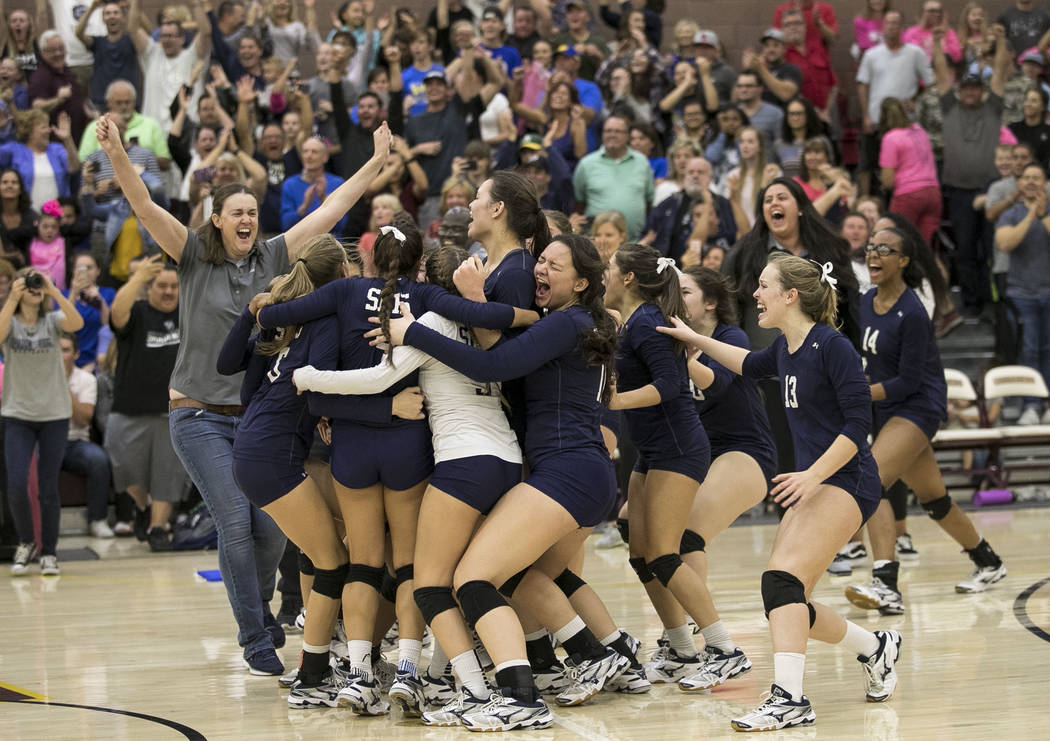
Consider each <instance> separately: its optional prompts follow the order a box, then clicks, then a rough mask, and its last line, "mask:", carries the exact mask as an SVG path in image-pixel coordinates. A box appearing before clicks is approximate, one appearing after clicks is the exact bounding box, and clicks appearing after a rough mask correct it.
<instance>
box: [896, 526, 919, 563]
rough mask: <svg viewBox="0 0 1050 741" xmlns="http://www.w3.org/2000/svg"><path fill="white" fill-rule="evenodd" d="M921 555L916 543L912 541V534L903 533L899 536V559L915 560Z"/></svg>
mask: <svg viewBox="0 0 1050 741" xmlns="http://www.w3.org/2000/svg"><path fill="white" fill-rule="evenodd" d="M918 557H919V552H918V551H917V550H915V545H914V544H913V543H912V542H911V536H910V535H908V534H907V533H903V534H901V535H898V536H897V559H898V560H900V561H914V560H915V559H917V558H918Z"/></svg>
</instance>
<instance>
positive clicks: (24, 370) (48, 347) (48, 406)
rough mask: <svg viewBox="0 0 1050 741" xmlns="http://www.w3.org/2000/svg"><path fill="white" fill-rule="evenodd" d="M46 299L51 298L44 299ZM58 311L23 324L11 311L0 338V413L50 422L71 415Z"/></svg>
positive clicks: (71, 408)
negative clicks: (0, 378)
mask: <svg viewBox="0 0 1050 741" xmlns="http://www.w3.org/2000/svg"><path fill="white" fill-rule="evenodd" d="M45 301H46V303H50V302H51V299H45ZM63 317H65V314H63V313H62V312H61V311H52V312H49V313H47V314H44V315H42V316H40V317H39V318H38V319H37V321H36V324H34V325H33V326H32V327H27V326H26V325H25V324H24V323H23V322H22V319H21V318H20V317H19V316H18V315H15V316H13V317H12V318H11V331H9V332H8V333H7V339H5V340H4V344H3V351H4V398H3V407H2V409H0V414H3V416H5V417H13V418H14V419H21V420H25V421H27V422H52V421H55V420H59V419H68V418H69V417H71V416H73V403H72V401H71V400H70V397H69V381H67V380H66V369H65V367H64V366H63V365H62V348H61V347H60V346H59V344H58V338H59V337H61V335H62V329H61V324H62V319H63Z"/></svg>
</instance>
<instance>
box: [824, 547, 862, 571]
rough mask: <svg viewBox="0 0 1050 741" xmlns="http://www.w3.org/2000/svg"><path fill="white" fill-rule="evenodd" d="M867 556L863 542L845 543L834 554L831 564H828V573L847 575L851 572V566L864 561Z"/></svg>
mask: <svg viewBox="0 0 1050 741" xmlns="http://www.w3.org/2000/svg"><path fill="white" fill-rule="evenodd" d="M867 558H868V549H867V548H866V547H865V545H864V544H863V543H854V542H852V541H851V542H849V543H846V545H844V546H843V547H842V549H841V550H839V552H838V553H836V554H835V558H834V559H832V561H831V565H830V566H828V573H829V574H834V575H836V576H849V575H850V574H852V573H853V567H854V566H856V565H857V564H861V563H864V561H865V560H867Z"/></svg>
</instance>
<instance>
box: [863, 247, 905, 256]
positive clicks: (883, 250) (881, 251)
mask: <svg viewBox="0 0 1050 741" xmlns="http://www.w3.org/2000/svg"><path fill="white" fill-rule="evenodd" d="M864 251H865V252H867V253H868V254H869V255H870V254H871V253H872V252H874V253H875V254H876V255H878V256H879V257H889V256H890V255H899V254H900V253H901V251H900V250H895V249H893V248H892V247H890V246H889V245H888V244H869V245H868V246H867V247H865V248H864Z"/></svg>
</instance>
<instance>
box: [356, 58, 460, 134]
mask: <svg viewBox="0 0 1050 741" xmlns="http://www.w3.org/2000/svg"><path fill="white" fill-rule="evenodd" d="M431 70H437V71H438V72H444V71H445V68H444V67H442V66H441V65H440V64H431V65H430V66H429V67H427V68H426V69H417V68H416V66H415V65H412V66H411V67H409V68H408V69H405V70H401V89H402V90H403V91H404V93H405V95H411V96H412V99H413V100H414V101H415V102H414V103H413V104H412V106H411V107H410V108H409V109H408V115H409V116H418V115H419V114H420V113H423V112H424V111H426V109H427V86H426V85H424V84H423V76H424V75H426V74H427V73H428V72H430V71H431ZM354 108H355V109H356V108H357V106H354ZM351 119H352V120H353V121H354V122H355V123H356V122H357V119H356V118H355V117H353V116H351Z"/></svg>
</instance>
